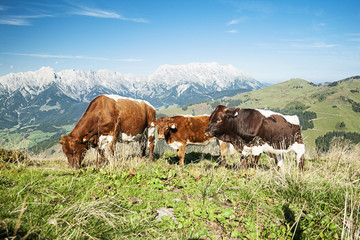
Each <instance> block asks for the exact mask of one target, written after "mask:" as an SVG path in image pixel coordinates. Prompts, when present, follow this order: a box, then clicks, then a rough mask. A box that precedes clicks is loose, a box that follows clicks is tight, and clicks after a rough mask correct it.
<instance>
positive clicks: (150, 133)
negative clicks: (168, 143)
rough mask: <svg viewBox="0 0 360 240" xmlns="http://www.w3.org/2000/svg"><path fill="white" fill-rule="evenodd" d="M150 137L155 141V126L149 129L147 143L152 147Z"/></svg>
mask: <svg viewBox="0 0 360 240" xmlns="http://www.w3.org/2000/svg"><path fill="white" fill-rule="evenodd" d="M151 124H153V123H151ZM149 137H153V139H155V125H154V126H153V127H149V128H148V141H147V146H148V147H149V146H150V141H149Z"/></svg>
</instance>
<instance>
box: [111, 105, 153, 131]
mask: <svg viewBox="0 0 360 240" xmlns="http://www.w3.org/2000/svg"><path fill="white" fill-rule="evenodd" d="M115 112H116V114H117V116H118V117H115V121H116V124H117V125H118V126H119V130H120V132H122V133H125V134H127V135H137V134H141V133H143V131H144V129H145V128H146V127H148V126H149V125H150V122H151V121H154V120H155V114H156V113H155V110H154V109H153V108H152V107H151V106H149V105H147V104H146V103H145V102H144V101H134V100H130V99H119V100H117V102H116V111H115Z"/></svg>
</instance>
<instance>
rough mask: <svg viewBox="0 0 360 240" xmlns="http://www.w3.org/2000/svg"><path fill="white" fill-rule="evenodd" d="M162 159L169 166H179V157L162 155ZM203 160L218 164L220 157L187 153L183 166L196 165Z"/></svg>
mask: <svg viewBox="0 0 360 240" xmlns="http://www.w3.org/2000/svg"><path fill="white" fill-rule="evenodd" d="M156 159H158V158H156ZM163 159H165V160H166V161H167V162H168V163H169V164H179V157H178V156H177V154H176V153H174V154H171V155H169V154H164V155H163ZM203 160H207V161H210V162H218V161H219V160H220V155H211V154H210V153H199V152H189V153H186V154H185V159H184V165H187V164H191V163H195V164H197V163H199V162H200V161H203Z"/></svg>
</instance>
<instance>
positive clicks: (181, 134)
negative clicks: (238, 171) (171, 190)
mask: <svg viewBox="0 0 360 240" xmlns="http://www.w3.org/2000/svg"><path fill="white" fill-rule="evenodd" d="M209 118H210V116H195V117H194V116H173V117H160V118H158V119H157V121H156V126H157V129H158V139H159V140H164V139H165V141H166V143H167V144H168V145H169V146H170V147H172V148H173V149H176V150H178V153H177V154H178V157H179V159H180V161H179V165H184V158H185V148H186V146H187V145H207V144H209V143H210V141H211V140H213V139H214V138H212V137H207V136H205V128H206V127H207V125H208V124H209ZM220 149H221V150H220V152H221V158H222V159H223V158H224V157H225V153H226V150H227V143H225V142H221V143H220Z"/></svg>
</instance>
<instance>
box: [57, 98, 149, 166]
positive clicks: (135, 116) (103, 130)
mask: <svg viewBox="0 0 360 240" xmlns="http://www.w3.org/2000/svg"><path fill="white" fill-rule="evenodd" d="M155 118H156V112H155V109H154V108H153V107H152V106H151V105H150V104H149V103H147V102H146V101H142V100H135V99H130V98H124V97H121V96H117V95H100V96H98V97H96V98H95V99H94V100H92V101H91V102H90V104H89V106H88V107H87V109H86V111H85V113H84V114H83V115H82V117H81V118H80V120H79V121H78V122H77V124H76V126H75V127H74V129H73V130H72V131H71V133H69V134H68V135H66V136H62V137H61V141H60V143H61V144H62V149H63V152H64V153H65V155H66V156H67V158H68V162H69V166H70V167H73V168H76V169H78V168H79V167H80V165H81V162H82V160H83V159H84V156H85V153H86V151H87V150H88V149H89V148H90V147H97V149H98V151H99V153H100V156H101V162H102V163H103V162H104V160H105V156H104V153H105V149H106V148H109V149H110V150H111V152H112V154H114V149H115V144H116V142H117V141H139V142H140V145H141V150H142V155H143V156H145V151H146V145H148V149H149V152H150V157H149V158H150V161H152V160H153V149H154V134H155V127H154V126H151V123H152V122H153V121H155ZM146 139H148V143H147V144H146Z"/></svg>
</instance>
